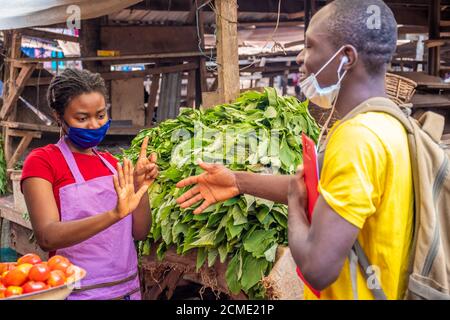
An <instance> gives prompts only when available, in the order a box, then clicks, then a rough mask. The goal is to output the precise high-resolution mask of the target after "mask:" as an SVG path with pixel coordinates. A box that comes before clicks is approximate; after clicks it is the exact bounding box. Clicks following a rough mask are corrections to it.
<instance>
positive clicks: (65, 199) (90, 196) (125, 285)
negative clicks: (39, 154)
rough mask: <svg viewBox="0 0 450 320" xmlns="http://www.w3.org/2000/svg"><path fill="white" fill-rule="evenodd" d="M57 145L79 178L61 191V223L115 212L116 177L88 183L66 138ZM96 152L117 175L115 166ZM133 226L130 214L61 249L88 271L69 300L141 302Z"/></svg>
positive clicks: (74, 174)
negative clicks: (79, 286)
mask: <svg viewBox="0 0 450 320" xmlns="http://www.w3.org/2000/svg"><path fill="white" fill-rule="evenodd" d="M57 146H58V147H59V149H60V150H61V153H62V154H63V156H64V159H65V160H66V162H67V165H68V166H69V169H70V171H71V173H72V175H73V177H74V179H75V183H74V184H70V185H67V186H64V187H62V188H61V189H60V190H59V196H60V200H61V221H72V220H79V219H83V218H87V217H90V216H94V215H97V214H100V213H103V212H106V211H109V210H112V209H114V208H115V207H116V204H117V194H116V191H115V189H114V184H113V179H112V175H110V176H104V177H98V178H95V179H92V180H89V181H85V180H84V178H83V176H82V175H81V172H80V170H79V169H78V166H77V164H76V162H75V158H74V156H73V154H72V152H71V151H70V149H69V147H68V146H67V144H66V142H65V141H64V139H61V140H60V141H59V142H58V144H57ZM93 151H94V153H95V154H96V155H97V156H98V157H99V158H100V159H101V160H102V162H103V163H104V164H105V166H107V167H108V169H109V170H110V171H111V172H112V174H113V175H117V171H116V170H115V169H114V167H113V166H112V165H111V164H110V163H109V162H108V161H107V160H105V159H104V158H103V157H102V156H101V155H100V154H98V152H97V151H96V150H95V149H93ZM132 224H133V217H132V215H131V214H130V215H128V216H127V217H126V218H124V219H122V220H120V221H119V222H117V223H115V224H113V225H112V226H110V227H109V228H107V229H105V230H103V231H101V232H100V233H98V234H96V235H94V236H93V237H91V238H89V239H87V240H85V241H83V242H81V243H79V244H76V245H74V246H71V247H68V248H64V249H60V250H57V252H56V254H59V255H62V256H64V257H67V258H68V259H69V260H70V261H71V262H72V263H73V264H75V265H78V266H80V267H81V268H83V269H85V270H86V272H87V274H86V277H85V278H84V279H83V280H82V281H81V288H79V289H74V291H73V292H72V294H71V295H70V296H69V297H68V298H67V299H68V300H86V299H96V300H109V299H125V300H128V299H130V300H140V299H141V293H140V286H139V276H138V269H137V265H138V262H137V254H136V249H135V246H134V242H133V237H132Z"/></svg>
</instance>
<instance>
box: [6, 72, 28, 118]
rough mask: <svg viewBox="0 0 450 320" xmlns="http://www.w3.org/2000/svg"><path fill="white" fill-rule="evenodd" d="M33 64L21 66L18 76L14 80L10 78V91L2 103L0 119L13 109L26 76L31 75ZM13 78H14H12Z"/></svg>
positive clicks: (26, 78)
mask: <svg viewBox="0 0 450 320" xmlns="http://www.w3.org/2000/svg"><path fill="white" fill-rule="evenodd" d="M35 67H36V65H35V64H29V65H27V66H25V67H23V68H22V69H21V70H20V73H19V76H18V77H17V79H16V80H12V85H11V86H10V91H9V93H8V96H7V97H6V100H5V102H4V104H3V107H2V110H1V112H0V119H6V117H8V116H9V115H10V113H11V112H12V111H13V108H14V107H15V105H16V103H17V100H18V99H19V96H20V94H21V93H22V91H23V89H24V88H25V83H26V82H27V80H28V78H29V77H30V76H31V74H32V73H33V71H34V69H35ZM12 79H15V78H12Z"/></svg>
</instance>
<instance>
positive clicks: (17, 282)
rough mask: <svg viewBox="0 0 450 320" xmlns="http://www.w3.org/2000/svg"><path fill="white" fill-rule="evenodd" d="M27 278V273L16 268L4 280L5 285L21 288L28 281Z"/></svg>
mask: <svg viewBox="0 0 450 320" xmlns="http://www.w3.org/2000/svg"><path fill="white" fill-rule="evenodd" d="M27 278H28V274H26V273H25V271H23V270H21V269H18V268H16V269H14V270H11V271H8V273H7V274H6V276H5V277H4V278H3V283H4V284H5V285H6V286H8V287H10V286H21V285H23V284H24V283H25V282H26V281H27Z"/></svg>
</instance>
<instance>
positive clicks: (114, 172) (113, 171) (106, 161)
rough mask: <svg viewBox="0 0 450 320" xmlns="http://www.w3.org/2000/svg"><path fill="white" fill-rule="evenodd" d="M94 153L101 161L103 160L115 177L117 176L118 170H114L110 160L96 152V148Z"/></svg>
mask: <svg viewBox="0 0 450 320" xmlns="http://www.w3.org/2000/svg"><path fill="white" fill-rule="evenodd" d="M92 151H94V153H95V154H96V155H97V156H98V157H99V158H100V160H102V162H103V164H104V165H105V166H106V167H107V168H108V169H109V171H111V172H112V174H113V175H115V176H117V170H116V168H114V167H113V165H112V164H111V163H110V162H109V161H108V160H106V159H105V158H103V157H102V156H101V155H100V153H99V152H98V151H97V150H96V148H93V149H92Z"/></svg>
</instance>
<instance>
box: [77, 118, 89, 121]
mask: <svg viewBox="0 0 450 320" xmlns="http://www.w3.org/2000/svg"><path fill="white" fill-rule="evenodd" d="M86 119H87V118H79V119H78V121H79V122H84V121H86Z"/></svg>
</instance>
